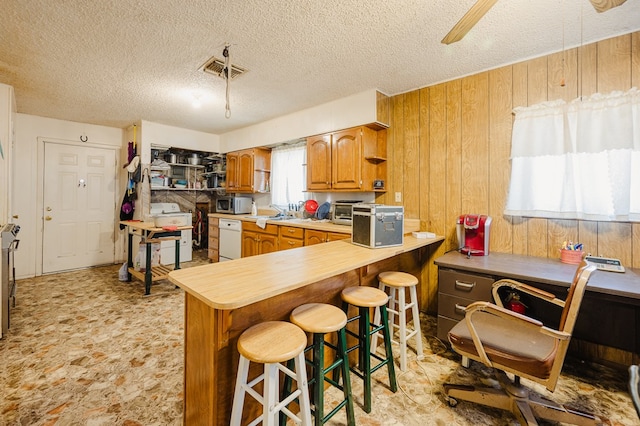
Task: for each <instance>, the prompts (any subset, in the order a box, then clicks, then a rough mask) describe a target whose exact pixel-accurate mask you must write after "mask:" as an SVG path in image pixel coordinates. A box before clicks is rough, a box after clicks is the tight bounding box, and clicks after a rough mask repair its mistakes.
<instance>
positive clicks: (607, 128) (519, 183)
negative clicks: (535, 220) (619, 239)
mask: <svg viewBox="0 0 640 426" xmlns="http://www.w3.org/2000/svg"><path fill="white" fill-rule="evenodd" d="M514 112H515V121H514V124H513V134H512V147H511V181H510V184H509V195H508V198H507V204H506V207H505V214H507V215H513V216H529V217H547V218H567V219H586V220H619V221H640V91H638V90H637V89H636V88H633V89H631V90H629V91H628V92H624V93H623V92H613V93H611V94H608V95H600V94H595V95H593V96H591V97H590V98H588V99H576V100H574V101H571V102H569V103H566V102H564V101H561V100H560V101H553V102H547V103H543V104H539V105H534V106H531V107H527V108H516V109H515V110H514Z"/></svg>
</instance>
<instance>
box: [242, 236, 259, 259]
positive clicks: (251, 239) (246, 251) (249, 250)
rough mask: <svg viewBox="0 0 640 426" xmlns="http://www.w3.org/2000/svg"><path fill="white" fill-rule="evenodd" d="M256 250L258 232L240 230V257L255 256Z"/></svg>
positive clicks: (257, 252)
mask: <svg viewBox="0 0 640 426" xmlns="http://www.w3.org/2000/svg"><path fill="white" fill-rule="evenodd" d="M257 254H260V253H259V251H258V233H257V232H251V231H242V257H249V256H255V255H257Z"/></svg>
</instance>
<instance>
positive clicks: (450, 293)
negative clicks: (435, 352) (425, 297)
mask: <svg viewBox="0 0 640 426" xmlns="http://www.w3.org/2000/svg"><path fill="white" fill-rule="evenodd" d="M494 282H495V279H494V278H493V277H491V276H488V275H480V274H470V273H465V272H460V271H456V270H453V269H444V268H439V270H438V339H440V340H442V341H443V342H447V341H448V337H447V335H448V333H449V330H451V328H453V326H454V325H456V324H457V323H458V322H459V321H460V320H462V319H463V318H464V309H465V308H466V307H467V305H469V304H470V303H473V302H477V301H486V302H491V301H493V296H492V294H491V286H492V284H493V283H494Z"/></svg>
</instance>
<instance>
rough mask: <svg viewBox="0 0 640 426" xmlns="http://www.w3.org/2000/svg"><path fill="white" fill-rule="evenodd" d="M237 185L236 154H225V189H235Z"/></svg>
mask: <svg viewBox="0 0 640 426" xmlns="http://www.w3.org/2000/svg"><path fill="white" fill-rule="evenodd" d="M237 187H238V154H237V153H235V152H229V153H228V154H227V191H235V190H236V188H237Z"/></svg>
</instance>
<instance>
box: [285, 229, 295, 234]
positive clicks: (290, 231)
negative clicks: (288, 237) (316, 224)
mask: <svg viewBox="0 0 640 426" xmlns="http://www.w3.org/2000/svg"><path fill="white" fill-rule="evenodd" d="M287 231H288V232H289V233H290V234H293V233H294V232H296V231H295V230H294V229H287Z"/></svg>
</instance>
